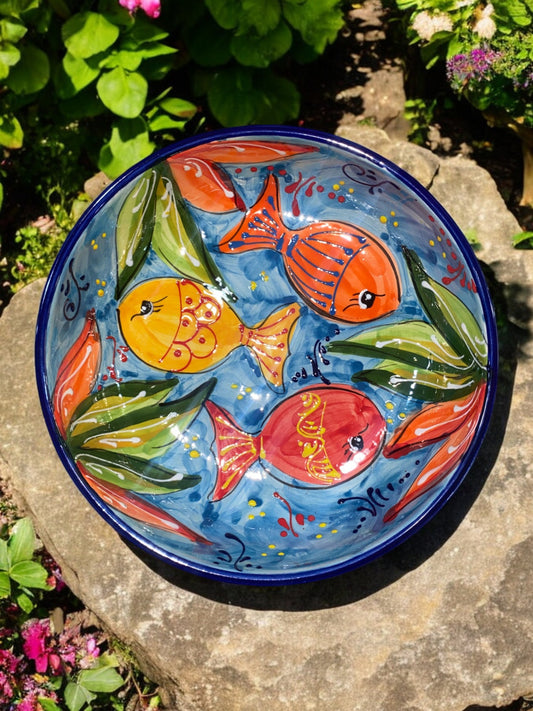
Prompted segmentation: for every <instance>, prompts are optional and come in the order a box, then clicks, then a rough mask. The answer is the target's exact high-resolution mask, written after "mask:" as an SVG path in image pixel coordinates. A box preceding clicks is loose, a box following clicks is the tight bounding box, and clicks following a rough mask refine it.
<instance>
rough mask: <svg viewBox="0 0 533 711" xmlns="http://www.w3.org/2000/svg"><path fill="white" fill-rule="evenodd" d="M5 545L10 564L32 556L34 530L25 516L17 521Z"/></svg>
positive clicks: (29, 558)
mask: <svg viewBox="0 0 533 711" xmlns="http://www.w3.org/2000/svg"><path fill="white" fill-rule="evenodd" d="M7 547H8V554H9V562H10V565H14V564H15V563H19V562H20V561H23V560H31V559H32V558H33V551H34V548H35V531H34V530H33V524H32V522H31V520H30V519H29V518H27V517H25V518H21V519H20V520H19V521H17V523H16V524H15V525H14V527H13V531H12V533H11V536H10V537H9V542H8V544H7Z"/></svg>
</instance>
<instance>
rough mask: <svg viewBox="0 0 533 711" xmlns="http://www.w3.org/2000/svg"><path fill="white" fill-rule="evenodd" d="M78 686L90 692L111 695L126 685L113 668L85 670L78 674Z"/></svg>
mask: <svg viewBox="0 0 533 711" xmlns="http://www.w3.org/2000/svg"><path fill="white" fill-rule="evenodd" d="M78 684H79V685H80V686H82V687H83V688H84V689H87V690H88V691H94V692H95V693H100V694H102V693H104V694H110V693H111V692H113V691H116V690H117V689H119V688H120V687H121V686H122V685H123V684H124V679H123V678H122V677H121V676H120V674H119V673H118V672H117V671H115V669H113V667H100V668H98V669H84V670H82V671H81V672H80V673H79V674H78Z"/></svg>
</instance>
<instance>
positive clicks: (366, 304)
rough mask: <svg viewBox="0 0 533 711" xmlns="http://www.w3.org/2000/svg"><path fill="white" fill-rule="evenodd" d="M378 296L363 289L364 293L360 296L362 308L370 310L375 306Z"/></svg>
mask: <svg viewBox="0 0 533 711" xmlns="http://www.w3.org/2000/svg"><path fill="white" fill-rule="evenodd" d="M376 296H377V294H373V293H372V292H371V291H368V289H363V291H362V292H361V293H360V294H359V306H360V308H362V309H369V308H370V307H371V306H373V305H374V301H375V300H376Z"/></svg>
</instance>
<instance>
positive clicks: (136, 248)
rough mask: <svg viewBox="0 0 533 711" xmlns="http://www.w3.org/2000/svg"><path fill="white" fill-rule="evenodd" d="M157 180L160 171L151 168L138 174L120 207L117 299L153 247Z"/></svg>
mask: <svg viewBox="0 0 533 711" xmlns="http://www.w3.org/2000/svg"><path fill="white" fill-rule="evenodd" d="M157 181H158V175H157V172H156V171H155V170H153V169H150V170H147V171H146V173H143V174H142V175H141V176H140V178H138V180H137V182H136V183H135V185H134V186H133V188H132V189H131V190H130V192H129V193H128V195H127V196H126V199H125V200H124V203H123V204H122V207H121V208H120V212H119V214H118V217H117V226H116V231H115V242H116V252H117V272H118V279H117V286H116V293H115V297H116V298H117V299H118V298H119V297H120V296H121V294H122V292H123V291H124V289H125V287H126V286H127V284H128V283H129V282H130V280H131V279H133V277H134V276H135V275H136V274H137V272H138V271H139V269H140V268H141V267H142V265H143V263H144V260H145V259H146V256H147V254H148V250H149V249H150V244H151V241H152V232H153V230H154V226H155V207H156V186H157Z"/></svg>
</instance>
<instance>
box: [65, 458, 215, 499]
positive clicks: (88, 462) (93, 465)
mask: <svg viewBox="0 0 533 711" xmlns="http://www.w3.org/2000/svg"><path fill="white" fill-rule="evenodd" d="M76 461H80V462H81V463H82V464H83V466H84V467H85V468H86V469H87V470H88V471H89V472H90V473H91V474H92V475H93V476H95V477H97V478H98V479H102V480H103V481H107V482H110V483H111V484H115V485H116V486H120V487H121V488H122V489H128V490H130V491H136V492H137V493H140V494H168V493H170V492H175V491H183V490H184V489H188V488H190V487H191V486H196V485H197V484H199V482H200V481H201V477H200V476H197V475H194V474H186V473H185V474H184V473H180V472H175V471H172V470H171V469H167V468H166V467H162V466H159V465H157V464H152V463H151V462H147V461H146V460H145V459H142V458H138V457H131V456H126V455H124V454H122V453H121V452H112V451H108V452H105V453H102V452H98V453H95V452H83V453H81V454H79V455H78V456H77V457H76Z"/></svg>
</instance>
